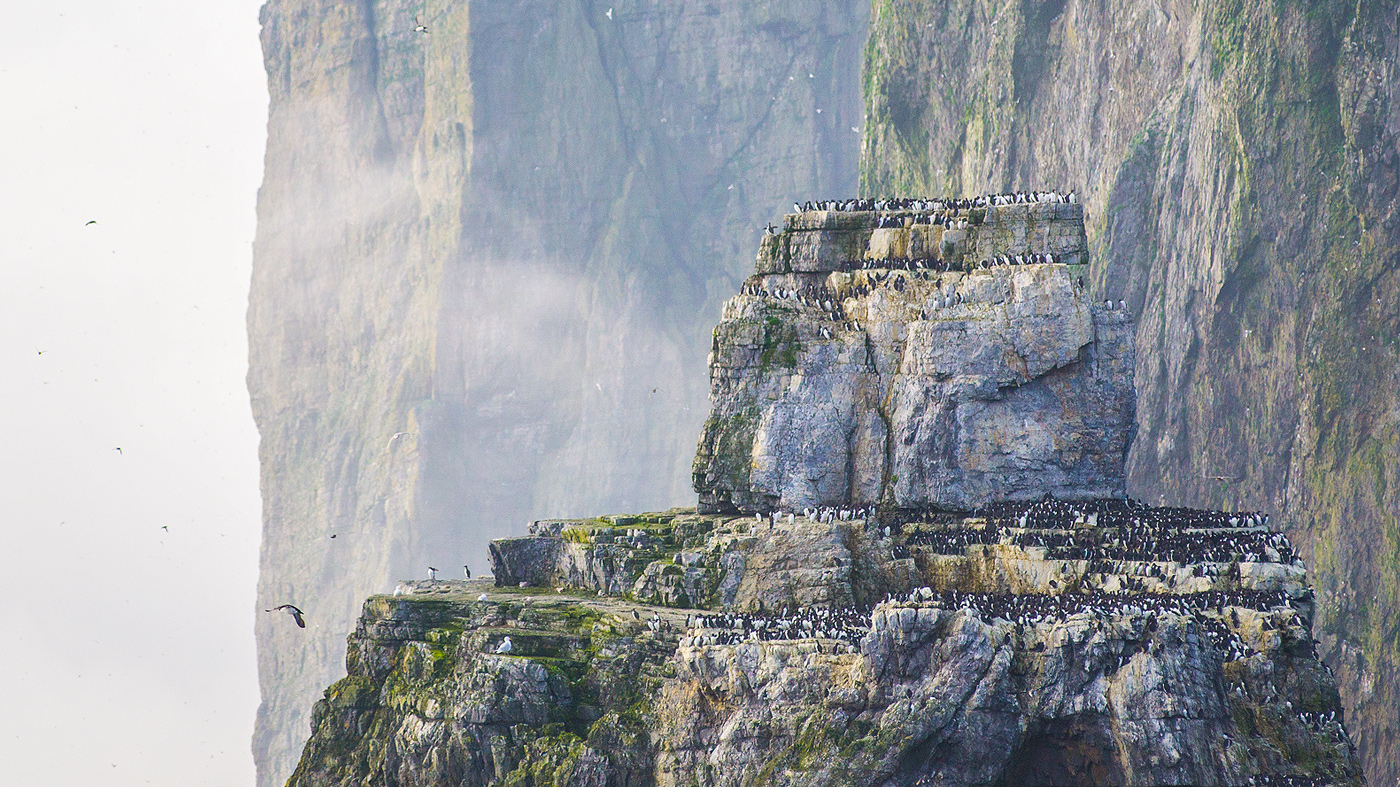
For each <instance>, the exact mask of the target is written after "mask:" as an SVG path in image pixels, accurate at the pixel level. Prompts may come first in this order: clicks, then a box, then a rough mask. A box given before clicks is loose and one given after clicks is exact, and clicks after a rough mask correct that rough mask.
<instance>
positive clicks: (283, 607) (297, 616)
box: [263, 604, 306, 628]
mask: <svg viewBox="0 0 1400 787" xmlns="http://www.w3.org/2000/svg"><path fill="white" fill-rule="evenodd" d="M263 612H286V613H287V614H288V615H291V616H292V620H295V621H296V622H297V626H298V627H300V628H306V621H305V620H302V617H301V616H302V611H301V610H299V609H297V608H296V607H294V606H292V605H291V604H279V605H278V606H275V607H273V608H272V609H265V610H263Z"/></svg>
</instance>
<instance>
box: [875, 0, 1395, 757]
mask: <svg viewBox="0 0 1400 787" xmlns="http://www.w3.org/2000/svg"><path fill="white" fill-rule="evenodd" d="M1397 67H1400V39H1397V19H1396V17H1395V13H1394V5H1393V4H1391V3H1374V2H1360V3H1343V2H1317V3H1289V2H1275V3H1246V2H1237V1H1236V0H1212V2H1207V3H1185V2H1171V1H1170V0H1169V1H1168V2H1163V3H1135V2H1115V1H1110V2H1087V0H1047V1H1046V2H1035V1H1034V0H1031V1H1029V2H1023V3H1011V4H1005V3H991V2H984V1H983V0H878V1H877V2H876V3H875V4H874V10H873V12H872V21H871V35H870V44H869V47H868V49H867V56H866V72H865V82H866V101H867V112H868V113H869V120H868V125H867V133H866V135H865V137H864V142H863V145H864V148H863V151H862V165H861V179H862V187H861V190H862V192H863V193H867V194H871V195H882V194H944V193H976V192H980V191H987V190H1000V189H1008V188H1030V187H1034V186H1038V185H1040V184H1055V185H1062V186H1064V187H1074V188H1079V189H1081V190H1082V191H1083V192H1084V194H1085V196H1086V203H1087V211H1088V213H1087V218H1086V226H1087V229H1088V235H1089V246H1090V259H1091V263H1092V270H1093V275H1092V277H1091V280H1092V282H1093V286H1094V288H1095V290H1096V295H1098V297H1102V298H1113V299H1115V300H1117V299H1123V300H1126V301H1127V304H1128V307H1129V309H1130V310H1131V311H1132V312H1133V313H1134V315H1135V316H1136V320H1137V386H1138V393H1139V399H1138V401H1139V404H1138V419H1139V425H1140V427H1141V432H1140V434H1139V436H1138V438H1137V441H1136V443H1135V444H1134V447H1133V450H1132V453H1131V454H1130V456H1129V462H1128V474H1129V475H1128V477H1129V491H1130V493H1132V494H1134V495H1137V496H1140V497H1143V498H1145V499H1148V500H1152V501H1164V502H1166V501H1169V502H1172V503H1176V504H1192V505H1203V506H1213V507H1214V506H1221V507H1228V506H1241V507H1252V508H1263V509H1268V510H1273V511H1275V512H1278V514H1279V515H1280V521H1281V522H1282V523H1283V526H1284V527H1285V528H1286V529H1287V530H1288V532H1289V533H1290V535H1291V536H1293V537H1294V538H1295V539H1296V540H1297V542H1298V543H1299V544H1300V546H1301V548H1302V550H1303V551H1304V553H1305V554H1306V555H1307V556H1308V558H1309V564H1310V565H1311V566H1312V567H1313V569H1314V570H1315V571H1316V584H1317V589H1318V594H1319V606H1318V626H1317V634H1318V636H1319V638H1320V640H1321V642H1322V645H1321V650H1322V653H1323V655H1324V657H1325V659H1326V660H1327V661H1328V663H1330V664H1331V665H1332V666H1333V667H1334V668H1335V669H1336V671H1337V673H1338V676H1339V681H1340V685H1341V691H1342V696H1343V700H1344V703H1345V705H1346V708H1347V713H1348V722H1349V725H1350V727H1351V729H1352V730H1353V732H1354V734H1355V736H1356V739H1357V742H1358V745H1359V747H1360V750H1361V754H1362V757H1363V759H1364V762H1365V764H1366V769H1367V774H1368V778H1369V779H1370V781H1371V783H1373V784H1394V783H1396V782H1397V780H1400V741H1398V740H1397V734H1400V694H1397V692H1400V617H1397V616H1400V458H1398V457H1400V255H1397V243H1398V242H1400V217H1397V213H1396V199H1397V196H1400V194H1398V193H1397V189H1400V157H1397V141H1398V140H1397V131H1398V130H1400V101H1397V100H1396V96H1395V90H1396V84H1397V83H1396V78H1397Z"/></svg>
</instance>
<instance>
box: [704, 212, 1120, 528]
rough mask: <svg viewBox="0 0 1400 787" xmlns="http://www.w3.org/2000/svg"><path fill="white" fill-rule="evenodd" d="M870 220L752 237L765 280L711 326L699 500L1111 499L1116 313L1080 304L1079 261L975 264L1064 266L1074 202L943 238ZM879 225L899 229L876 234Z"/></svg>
mask: <svg viewBox="0 0 1400 787" xmlns="http://www.w3.org/2000/svg"><path fill="white" fill-rule="evenodd" d="M881 215H882V214H879V213H876V212H874V211H857V212H844V211H843V212H826V213H816V214H813V213H803V214H798V215H795V216H792V217H790V218H789V221H788V225H789V229H787V230H784V231H783V232H780V233H777V234H774V235H771V236H769V237H767V238H765V239H764V242H763V247H762V251H761V252H760V253H759V258H758V262H757V268H758V270H759V271H760V273H759V274H757V275H755V276H754V277H752V278H751V279H750V280H749V281H748V282H747V283H746V286H745V289H746V291H747V292H746V293H745V294H741V295H740V296H739V297H738V298H735V299H734V300H732V301H731V302H730V303H729V304H728V305H727V306H726V307H725V311H724V316H723V319H722V320H721V322H720V324H719V327H718V328H716V329H715V338H714V343H713V346H712V349H711V352H710V386H711V387H710V399H711V401H712V402H713V405H714V406H713V410H712V412H711V415H710V418H709V419H708V420H707V421H706V422H705V427H704V431H703V432H702V434H701V436H700V450H699V453H698V455H697V457H696V460H695V488H696V490H697V491H698V492H699V493H700V503H701V505H702V506H703V507H705V508H707V509H731V510H732V509H734V508H735V507H737V508H740V509H744V510H765V511H766V510H772V509H775V508H782V509H785V510H800V509H802V508H805V507H809V506H848V507H863V506H873V505H876V504H884V505H889V506H893V507H896V508H902V509H918V508H927V507H938V508H942V509H947V510H956V511H966V510H970V509H973V508H977V507H979V506H982V505H985V504H986V503H988V502H990V501H992V500H1012V499H1015V500H1032V499H1039V498H1041V497H1044V496H1045V495H1047V494H1048V495H1052V496H1054V497H1057V498H1060V499H1070V498H1096V497H1111V496H1121V495H1122V494H1123V489H1124V478H1123V456H1124V453H1125V452H1126V451H1127V447H1128V441H1129V440H1130V439H1131V438H1130V435H1131V434H1132V425H1133V372H1132V363H1133V353H1132V326H1131V321H1130V320H1129V319H1128V318H1127V317H1126V312H1125V310H1123V309H1121V308H1107V307H1105V306H1103V305H1102V304H1091V303H1090V299H1089V296H1088V295H1087V293H1086V291H1085V288H1084V286H1083V282H1082V277H1081V276H1079V275H1078V273H1077V271H1078V270H1079V268H1080V267H1081V266H1071V265H1064V264H1042V263H1035V264H1025V265H1020V264H1018V265H1005V264H998V265H994V266H991V267H989V268H982V267H980V263H981V261H983V260H990V259H993V258H996V257H997V256H998V255H1006V254H1008V253H1010V254H1016V255H1020V256H1022V257H1023V258H1024V255H1025V254H1026V253H1027V252H1028V251H1030V253H1034V254H1043V253H1046V252H1045V251H1044V249H1046V247H1047V246H1048V247H1053V248H1055V249H1056V253H1059V254H1063V255H1065V256H1066V257H1067V258H1069V259H1073V260H1076V261H1077V260H1078V259H1079V258H1080V257H1081V255H1082V254H1083V251H1084V243H1083V241H1084V234H1083V226H1082V223H1081V222H1080V218H1081V214H1080V213H1079V206H1078V205H1075V204H1064V203H1061V204H1035V205H1030V204H1027V205H1011V206H1005V207H992V208H988V209H985V210H981V209H978V210H973V211H970V213H969V215H965V216H962V217H961V218H950V219H949V223H956V224H959V225H963V224H966V225H968V226H966V227H961V226H960V227H956V228H954V227H950V228H946V229H945V228H943V227H941V226H939V225H938V224H922V223H920V224H915V223H913V222H914V221H915V214H913V213H911V214H908V215H907V216H903V215H901V214H899V213H894V214H886V215H884V218H883V219H882V218H881ZM923 218H927V216H924V217H923ZM892 219H893V220H894V221H895V222H902V221H904V220H905V219H907V220H908V221H909V222H910V226H909V227H902V226H900V227H878V226H877V224H878V223H880V222H882V221H883V223H886V224H888V223H890V222H891V220H892ZM1028 245H1029V246H1030V247H1031V249H1030V250H1028V249H1027V246H1028ZM925 254H927V255H929V256H928V257H927V258H925V257H924V256H923V255H925ZM934 255H941V256H934ZM974 261H976V262H974ZM950 264H951V265H953V266H959V267H960V268H962V269H954V270H949V269H948V268H949V266H950ZM891 269H893V270H891ZM774 295H776V296H777V297H773V296H774Z"/></svg>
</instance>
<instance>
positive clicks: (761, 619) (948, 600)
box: [684, 587, 1292, 666]
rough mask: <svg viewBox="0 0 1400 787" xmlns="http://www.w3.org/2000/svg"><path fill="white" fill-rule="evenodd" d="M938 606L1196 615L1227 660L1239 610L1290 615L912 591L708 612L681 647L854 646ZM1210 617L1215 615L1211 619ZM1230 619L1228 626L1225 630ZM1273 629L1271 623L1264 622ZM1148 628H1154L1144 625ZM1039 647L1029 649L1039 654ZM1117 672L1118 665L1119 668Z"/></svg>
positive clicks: (1142, 596)
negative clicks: (864, 600) (903, 612)
mask: <svg viewBox="0 0 1400 787" xmlns="http://www.w3.org/2000/svg"><path fill="white" fill-rule="evenodd" d="M889 606H894V607H909V606H913V607H937V608H939V609H942V610H945V611H949V612H955V611H966V612H970V613H972V614H974V615H976V616H977V617H980V618H982V619H983V620H986V621H994V620H1004V621H1006V622H1008V623H1014V624H1016V625H1018V626H1032V627H1033V626H1036V625H1037V624H1040V623H1047V622H1048V623H1056V622H1060V621H1063V620H1065V619H1066V618H1068V617H1070V616H1073V615H1079V614H1083V613H1086V612H1092V613H1094V614H1095V615H1096V616H1097V617H1100V618H1107V617H1112V616H1118V615H1143V616H1150V617H1155V616H1157V615H1163V614H1174V615H1180V616H1183V617H1194V618H1196V620H1197V623H1198V625H1201V626H1202V628H1203V629H1204V631H1205V633H1206V635H1207V637H1208V638H1209V639H1210V640H1211V643H1212V644H1213V645H1215V646H1216V648H1217V650H1219V651H1220V652H1221V653H1222V655H1224V656H1225V660H1227V661H1234V660H1237V659H1240V658H1245V657H1247V656H1248V655H1250V653H1251V651H1250V649H1249V647H1248V646H1247V645H1245V644H1244V642H1243V641H1242V640H1240V639H1239V637H1238V636H1237V635H1236V634H1235V633H1234V632H1233V630H1232V628H1239V626H1240V615H1239V609H1250V610H1255V611H1258V612H1270V611H1273V610H1279V609H1291V608H1292V602H1291V600H1290V599H1289V597H1288V595H1287V594H1285V593H1275V592H1269V591H1255V590H1242V591H1233V592H1226V591H1209V592H1205V593H1190V594H1167V593H1131V592H1105V591H1095V592H1092V593H1069V594H1062V595H1049V594H1032V593H1016V594H1012V593H965V592H962V591H957V590H944V591H937V590H934V589H933V588H930V587H920V588H915V589H913V590H911V591H909V592H908V593H897V594H895V593H892V594H888V595H886V596H885V598H884V599H883V600H882V601H881V602H879V604H876V605H874V606H861V605H841V606H812V607H800V608H797V609H789V608H787V607H783V608H782V609H780V610H776V611H772V612H770V611H766V610H762V609H760V610H757V611H751V612H714V613H700V614H696V615H692V616H690V617H689V618H687V620H686V625H687V626H688V627H689V629H690V630H691V631H690V633H689V637H688V641H686V642H685V643H684V644H688V645H695V646H702V647H703V646H708V645H737V644H739V643H742V642H776V641H787V640H799V639H831V640H838V641H842V642H846V643H849V644H850V645H852V646H855V647H858V646H859V645H860V643H861V641H862V640H864V639H865V637H866V635H867V634H868V633H869V631H870V629H871V626H872V622H873V616H874V615H875V614H877V613H879V612H880V611H881V607H884V608H885V611H886V612H888V611H889V610H888V607H889ZM1210 613H1213V614H1210ZM1227 618H1228V619H1229V621H1230V624H1231V625H1230V626H1226V625H1225V620H1226V619H1227ZM1265 625H1267V626H1269V627H1270V628H1273V627H1274V626H1275V625H1276V624H1274V623H1272V621H1268V622H1266V623H1265ZM1149 627H1150V628H1155V626H1152V625H1151V624H1149ZM1044 649H1045V646H1044V644H1039V645H1036V646H1033V647H1032V648H1031V650H1032V651H1036V652H1039V651H1042V650H1044ZM1118 666H1121V662H1120V664H1119V665H1118Z"/></svg>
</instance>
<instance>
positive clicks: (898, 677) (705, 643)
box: [290, 501, 1361, 787]
mask: <svg viewBox="0 0 1400 787" xmlns="http://www.w3.org/2000/svg"><path fill="white" fill-rule="evenodd" d="M1054 505H1055V504H1051V505H1050V506H1049V507H1048V508H1047V507H1046V504H1039V506H1040V508H1037V507H1036V505H1028V506H1025V507H1024V509H1023V510H1011V509H1003V510H1002V511H1001V514H1000V515H999V516H998V515H992V516H979V517H968V518H953V519H950V518H943V519H940V520H938V521H937V522H925V523H915V522H901V523H899V524H898V526H897V528H896V529H895V532H893V535H885V534H884V533H885V532H886V531H883V530H882V529H881V527H880V526H879V525H878V524H877V523H873V522H870V521H866V520H838V521H822V520H819V519H815V518H808V517H796V518H794V521H792V522H791V523H790V522H789V521H788V520H787V519H786V518H785V517H783V518H779V519H778V520H777V521H776V522H774V521H771V520H767V519H761V520H755V519H753V518H752V517H747V516H745V517H728V516H703V515H696V514H695V513H694V511H693V509H692V510H672V511H669V512H665V513H661V514H651V515H643V516H639V517H629V518H628V520H629V521H627V522H625V524H623V525H614V524H613V523H612V522H611V521H601V520H592V521H583V520H581V521H574V522H553V523H540V524H539V525H537V526H536V528H535V529H536V535H535V536H533V537H531V538H525V539H509V540H505V541H501V542H497V544H496V545H495V546H496V548H497V552H496V557H497V561H496V565H497V571H498V573H497V576H496V581H495V583H491V582H489V581H487V580H475V581H471V582H461V581H446V582H443V581H439V582H428V581H416V582H405V583H401V584H400V586H399V588H398V589H397V590H396V591H395V595H393V596H376V597H373V598H371V599H370V600H369V601H367V602H366V604H365V609H364V614H363V616H362V617H361V620H360V623H359V625H358V627H357V628H356V630H355V632H354V633H353V634H352V635H351V637H350V647H349V652H348V655H347V661H346V664H347V670H348V673H349V674H348V676H347V677H346V678H344V679H342V680H340V681H338V682H337V683H335V684H333V685H332V686H331V687H330V688H329V689H328V690H327V692H326V694H325V697H324V698H323V699H322V700H321V701H320V702H318V703H317V705H316V710H315V712H314V714H313V721H312V724H313V733H312V737H311V739H310V741H308V743H307V746H306V749H305V751H304V753H303V756H302V759H301V762H300V764H299V765H298V767H297V769H296V772H295V774H294V775H293V777H292V779H291V781H290V784H291V785H294V786H296V787H306V786H309V785H341V784H343V785H349V784H462V785H495V784H502V785H539V786H540V787H544V786H545V785H550V786H552V787H553V786H557V785H626V784H657V785H662V786H669V785H675V786H677V787H679V786H681V785H735V786H737V785H742V784H785V785H832V784H840V785H896V784H920V785H949V786H950V787H952V786H953V785H957V786H958V787H967V786H968V785H1007V786H1008V787H1009V786H1010V785H1035V786H1037V787H1038V786H1039V785H1056V784H1104V785H1109V784H1128V785H1166V784H1194V785H1212V786H1213V785H1241V784H1262V785H1269V784H1278V785H1285V784H1308V785H1344V784H1346V785H1356V784H1360V783H1361V777H1360V774H1361V771H1360V764H1359V761H1358V760H1357V759H1356V756H1355V752H1354V749H1353V748H1352V746H1351V743H1350V741H1349V740H1348V738H1347V735H1346V732H1345V730H1344V728H1343V727H1342V724H1341V723H1340V721H1339V718H1340V701H1339V699H1338V695H1337V692H1336V687H1335V683H1334V682H1333V680H1332V677H1331V675H1330V673H1328V672H1327V671H1326V670H1325V669H1324V668H1323V666H1322V665H1321V663H1320V662H1319V661H1318V660H1317V658H1316V656H1315V654H1314V652H1313V649H1312V641H1311V634H1310V631H1309V628H1308V625H1309V620H1310V617H1311V614H1312V604H1311V601H1310V594H1309V592H1308V590H1307V588H1306V586H1305V585H1304V583H1303V574H1304V571H1303V568H1302V567H1301V566H1300V565H1294V564H1292V563H1291V562H1289V561H1290V560H1292V557H1291V552H1290V550H1289V547H1288V545H1287V544H1286V542H1284V541H1282V540H1280V539H1279V537H1277V536H1270V535H1269V534H1268V533H1267V532H1263V531H1261V529H1260V528H1258V527H1257V526H1254V525H1249V526H1244V527H1236V526H1234V523H1232V522H1230V521H1228V519H1227V517H1228V515H1210V514H1203V513H1201V512H1198V513H1197V514H1196V516H1197V517H1198V518H1201V519H1203V520H1204V521H1197V522H1196V523H1195V524H1196V528H1195V532H1194V533H1193V534H1192V536H1193V537H1192V539H1191V540H1190V541H1187V540H1183V541H1182V542H1181V547H1179V549H1181V550H1182V551H1181V552H1180V553H1179V554H1176V555H1174V556H1171V557H1169V558H1167V559H1162V560H1157V559H1155V557H1156V556H1149V555H1146V554H1139V553H1136V552H1135V551H1134V550H1133V549H1127V550H1124V549H1120V548H1119V545H1121V544H1123V543H1125V542H1130V541H1131V537H1130V536H1129V535H1128V534H1129V532H1130V531H1136V532H1142V530H1141V528H1143V527H1147V525H1146V524H1145V523H1146V522H1148V521H1149V520H1151V519H1152V518H1153V517H1155V516H1177V517H1179V516H1182V514H1181V513H1180V512H1175V513H1171V512H1164V511H1159V510H1156V509H1150V508H1147V507H1132V506H1129V505H1127V504H1124V503H1122V502H1121V501H1110V502H1103V501H1089V502H1086V503H1084V504H1083V510H1082V511H1072V510H1070V509H1069V507H1068V506H1066V507H1065V509H1064V510H1063V511H1062V512H1061V513H1062V514H1063V516H1062V517H1060V518H1058V520H1057V517H1056V516H1055V515H1051V514H1049V513H1048V512H1049V511H1050V509H1053V508H1054ZM1059 505H1064V504H1059ZM1076 515H1077V516H1078V517H1079V520H1078V521H1077V522H1076V521H1074V519H1075V516H1076ZM1086 515H1087V516H1089V517H1092V520H1091V521H1090V522H1087V523H1086V522H1085V521H1084V519H1083V518H1084V516H1086ZM1021 516H1024V517H1025V518H1024V519H1022V518H1020V517H1021ZM1174 528H1175V526H1173V529H1174ZM1149 529H1150V528H1149ZM1071 534H1072V537H1069V538H1066V537H1067V536H1070V535H1071ZM964 544H965V546H963V545H964ZM1040 544H1055V546H1049V547H1046V546H1040ZM673 550H679V553H678V556H677V557H676V559H675V560H674V561H673V560H672V559H671V557H669V556H664V553H666V552H671V551H673ZM673 554H675V553H674V552H673ZM1086 557H1087V558H1090V559H1088V560H1086V559H1084V558H1086ZM1240 558H1246V560H1245V561H1244V562H1234V561H1235V560H1237V559H1240ZM1110 559H1112V567H1109V566H1108V565H1106V564H1105V563H1102V562H1101V561H1108V560H1110ZM508 563H509V564H511V565H513V570H512V569H507V564H508ZM657 567H660V569H661V570H659V571H654V570H653V569H654V568H657ZM658 578H660V579H662V580H663V581H662V583H661V585H660V586H658V584H657V583H656V582H655V580H656V579H658ZM517 580H518V583H517ZM692 581H693V582H694V584H693V585H690V587H691V593H692V594H693V595H690V596H689V597H688V598H687V597H686V596H684V595H682V596H680V597H679V603H681V604H684V605H687V606H689V605H692V604H694V605H697V606H700V607H703V608H710V609H716V610H726V611H724V612H716V613H713V614H702V613H701V612H700V611H698V610H696V609H693V608H692V609H679V610H678V609H676V608H674V606H670V605H666V601H667V592H666V587H669V588H671V589H677V588H680V587H682V586H686V585H688V584H689V583H691V582H692ZM540 582H546V583H548V584H547V585H545V586H544V587H540V586H539V584H538V583H540ZM556 583H559V584H556ZM517 584H519V585H520V586H517ZM595 587H596V588H602V589H603V592H602V593H598V592H597V591H595V590H594V588H595ZM610 588H611V589H610ZM887 594H889V595H887ZM671 598H673V599H674V598H677V597H675V596H672V597H671ZM648 602H651V603H648ZM658 604H660V605H659V606H658Z"/></svg>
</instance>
